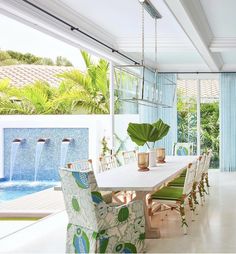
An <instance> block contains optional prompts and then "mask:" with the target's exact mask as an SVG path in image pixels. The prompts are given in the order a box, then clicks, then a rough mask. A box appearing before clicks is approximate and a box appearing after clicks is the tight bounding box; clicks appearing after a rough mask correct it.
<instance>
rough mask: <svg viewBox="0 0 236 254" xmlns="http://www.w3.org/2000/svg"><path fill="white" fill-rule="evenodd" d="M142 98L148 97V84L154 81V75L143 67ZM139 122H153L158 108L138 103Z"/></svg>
mask: <svg viewBox="0 0 236 254" xmlns="http://www.w3.org/2000/svg"><path fill="white" fill-rule="evenodd" d="M144 77H145V81H144V87H145V90H144V98H146V97H149V92H152V90H151V89H150V86H151V85H153V84H154V83H155V81H156V80H155V79H156V75H155V73H154V72H153V71H151V70H149V69H146V68H145V69H144ZM139 117H140V123H153V122H155V121H156V120H157V118H158V109H157V108H156V107H151V106H146V105H145V106H144V105H139Z"/></svg>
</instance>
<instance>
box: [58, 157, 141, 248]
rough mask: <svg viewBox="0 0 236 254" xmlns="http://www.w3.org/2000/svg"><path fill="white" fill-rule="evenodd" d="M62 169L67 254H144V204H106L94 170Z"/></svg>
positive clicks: (137, 202) (89, 167)
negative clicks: (115, 253)
mask: <svg viewBox="0 0 236 254" xmlns="http://www.w3.org/2000/svg"><path fill="white" fill-rule="evenodd" d="M83 164H84V165H86V164H87V166H86V167H81V169H80V168H79V170H77V169H75V168H73V167H72V168H68V167H67V168H60V169H59V174H60V176H61V184H62V191H63V195H64V201H65V206H66V211H67V214H68V217H69V223H68V225H67V240H66V253H114V252H117V253H118V252H119V253H139V252H143V251H144V243H145V218H144V210H143V203H142V201H134V202H130V203H129V204H127V205H122V206H111V205H109V204H106V202H105V201H104V200H103V197H102V195H101V193H100V191H99V189H98V186H97V182H96V178H95V176H94V173H93V171H92V169H91V161H87V162H86V161H85V162H84V163H83Z"/></svg>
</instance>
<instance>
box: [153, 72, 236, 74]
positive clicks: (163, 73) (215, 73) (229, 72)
mask: <svg viewBox="0 0 236 254" xmlns="http://www.w3.org/2000/svg"><path fill="white" fill-rule="evenodd" d="M221 73H236V71H212V72H211V71H159V72H158V74H221Z"/></svg>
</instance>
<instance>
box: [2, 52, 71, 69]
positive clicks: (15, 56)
mask: <svg viewBox="0 0 236 254" xmlns="http://www.w3.org/2000/svg"><path fill="white" fill-rule="evenodd" d="M14 64H39V65H57V66H73V65H72V63H71V62H70V61H69V60H67V59H66V58H65V57H62V56H58V57H57V59H56V62H55V63H54V61H53V60H52V59H50V58H47V57H39V56H35V55H33V54H30V53H21V52H17V51H13V50H7V51H3V50H0V66H5V65H14Z"/></svg>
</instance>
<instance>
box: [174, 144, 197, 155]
mask: <svg viewBox="0 0 236 254" xmlns="http://www.w3.org/2000/svg"><path fill="white" fill-rule="evenodd" d="M173 155H178V156H185V155H193V143H175V144H174V146H173Z"/></svg>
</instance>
